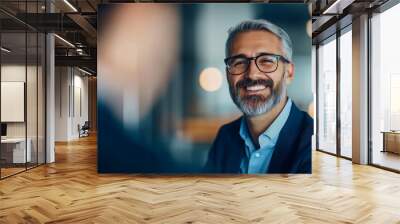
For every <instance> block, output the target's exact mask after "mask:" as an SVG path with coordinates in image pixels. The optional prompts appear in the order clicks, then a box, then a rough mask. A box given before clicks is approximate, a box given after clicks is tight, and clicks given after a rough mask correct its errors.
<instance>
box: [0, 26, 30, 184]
mask: <svg viewBox="0 0 400 224" xmlns="http://www.w3.org/2000/svg"><path fill="white" fill-rule="evenodd" d="M1 46H2V48H3V49H6V50H1V123H2V128H1V129H2V137H1V174H2V177H5V176H9V175H12V174H14V173H17V172H21V171H23V170H25V165H26V164H25V163H26V161H27V160H28V161H30V158H31V156H30V155H31V151H29V150H28V151H27V150H26V122H25V121H26V120H25V91H26V69H27V67H26V34H25V32H19V33H17V32H15V33H11V32H10V33H2V34H1ZM28 149H29V147H28Z"/></svg>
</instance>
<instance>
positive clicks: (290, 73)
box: [286, 63, 294, 84]
mask: <svg viewBox="0 0 400 224" xmlns="http://www.w3.org/2000/svg"><path fill="white" fill-rule="evenodd" d="M286 72H287V75H286V84H290V83H291V82H292V81H293V79H294V64H292V63H290V64H288V65H287V66H286Z"/></svg>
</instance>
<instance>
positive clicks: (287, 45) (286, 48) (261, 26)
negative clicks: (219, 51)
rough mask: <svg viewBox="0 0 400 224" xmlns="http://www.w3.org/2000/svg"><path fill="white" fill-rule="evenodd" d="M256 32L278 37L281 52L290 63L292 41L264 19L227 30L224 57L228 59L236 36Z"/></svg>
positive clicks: (247, 22)
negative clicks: (265, 32) (268, 33)
mask: <svg viewBox="0 0 400 224" xmlns="http://www.w3.org/2000/svg"><path fill="white" fill-rule="evenodd" d="M257 30H264V31H268V32H270V33H272V34H274V35H275V36H277V37H279V39H280V40H281V42H282V50H283V53H284V56H285V58H286V59H287V60H289V61H291V62H292V54H293V49H292V41H291V39H290V37H289V35H288V34H287V33H286V31H285V30H283V29H282V28H280V27H279V26H277V25H275V24H273V23H271V22H269V21H267V20H264V19H257V20H246V21H243V22H241V23H239V24H237V25H236V26H234V27H231V28H230V29H229V30H228V34H229V36H228V39H227V40H226V45H225V56H226V57H229V55H230V51H231V47H232V42H233V39H234V38H235V37H236V35H237V34H239V33H244V32H249V31H257Z"/></svg>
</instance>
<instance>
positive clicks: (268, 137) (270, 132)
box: [239, 98, 292, 147]
mask: <svg viewBox="0 0 400 224" xmlns="http://www.w3.org/2000/svg"><path fill="white" fill-rule="evenodd" d="M291 108H292V100H291V99H290V98H288V100H287V102H286V104H285V107H284V108H283V110H282V111H281V112H280V113H279V115H278V117H276V118H275V120H274V121H273V122H272V124H271V125H270V126H269V127H268V129H267V130H265V131H264V132H263V133H262V134H261V135H260V136H259V143H260V146H261V147H262V146H263V145H264V144H265V143H266V142H268V141H272V142H273V143H274V144H275V143H276V142H277V140H278V137H279V133H280V132H281V130H282V128H283V126H284V125H285V123H286V121H287V119H288V117H289V114H290V109H291ZM239 134H240V136H241V137H242V139H243V140H244V141H245V143H246V145H250V144H252V140H251V137H250V133H249V131H248V128H247V123H246V119H245V118H244V117H243V118H242V121H241V124H240V130H239Z"/></svg>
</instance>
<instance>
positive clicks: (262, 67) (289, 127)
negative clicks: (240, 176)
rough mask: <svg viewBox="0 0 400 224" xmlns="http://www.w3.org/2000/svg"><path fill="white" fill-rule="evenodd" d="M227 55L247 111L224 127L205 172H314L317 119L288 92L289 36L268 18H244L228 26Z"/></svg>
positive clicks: (236, 95) (234, 90)
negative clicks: (312, 160) (313, 161)
mask: <svg viewBox="0 0 400 224" xmlns="http://www.w3.org/2000/svg"><path fill="white" fill-rule="evenodd" d="M225 54H226V58H225V64H226V73H227V79H228V82H229V90H230V95H231V97H232V100H233V102H234V103H235V104H236V105H237V107H238V108H239V109H240V110H241V111H242V112H243V116H242V117H240V118H239V119H237V120H235V121H233V122H231V123H229V124H226V125H224V126H222V127H221V128H220V130H219V132H218V134H217V137H216V139H215V140H214V143H213V146H212V148H211V150H210V152H209V155H208V161H207V164H206V172H213V173H214V172H215V173H311V137H312V134H313V120H312V118H311V117H309V116H308V115H307V114H306V113H305V112H303V111H300V110H299V109H298V108H297V107H296V105H295V104H294V103H293V102H292V100H291V99H290V98H289V97H288V96H287V85H288V84H290V82H291V81H292V80H293V78H294V64H293V60H292V42H291V39H290V37H289V35H288V34H287V33H286V32H285V31H284V30H283V29H282V28H280V27H278V26H276V25H274V24H272V23H270V22H268V21H266V20H249V21H244V22H241V23H240V24H238V25H236V26H234V27H232V28H231V29H230V30H229V36H228V39H227V41H226V49H225Z"/></svg>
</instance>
